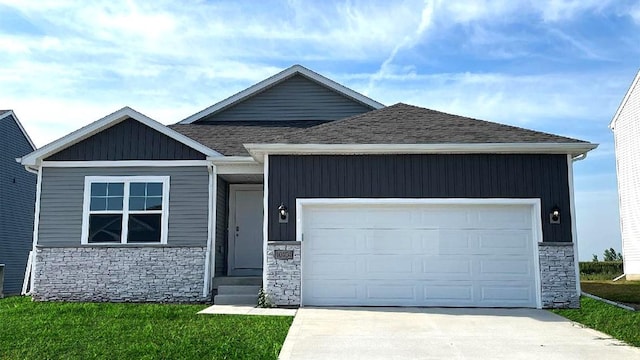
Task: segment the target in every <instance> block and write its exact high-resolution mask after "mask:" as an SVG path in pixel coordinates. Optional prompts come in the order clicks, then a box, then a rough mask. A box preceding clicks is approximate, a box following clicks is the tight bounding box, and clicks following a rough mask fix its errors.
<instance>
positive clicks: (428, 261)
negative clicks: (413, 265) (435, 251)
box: [422, 256, 471, 276]
mask: <svg viewBox="0 0 640 360" xmlns="http://www.w3.org/2000/svg"><path fill="white" fill-rule="evenodd" d="M422 273H423V274H424V275H425V276H429V275H431V276H433V275H442V274H445V275H450V274H455V275H460V274H462V275H467V276H469V275H470V274H471V259H460V258H450V259H447V258H442V257H438V256H430V257H426V258H423V260H422Z"/></svg>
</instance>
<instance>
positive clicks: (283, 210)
mask: <svg viewBox="0 0 640 360" xmlns="http://www.w3.org/2000/svg"><path fill="white" fill-rule="evenodd" d="M278 215H279V216H278V219H279V220H280V223H281V224H282V223H288V222H289V209H287V207H286V206H285V205H284V203H280V206H278Z"/></svg>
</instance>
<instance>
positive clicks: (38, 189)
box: [29, 168, 42, 293]
mask: <svg viewBox="0 0 640 360" xmlns="http://www.w3.org/2000/svg"><path fill="white" fill-rule="evenodd" d="M41 196H42V168H38V177H37V179H36V205H35V212H34V216H33V239H32V240H33V244H32V246H31V251H32V254H33V261H32V262H31V279H30V285H29V292H30V293H32V292H33V287H34V285H35V277H36V266H37V263H36V258H37V257H36V247H37V245H38V230H39V227H40V198H41Z"/></svg>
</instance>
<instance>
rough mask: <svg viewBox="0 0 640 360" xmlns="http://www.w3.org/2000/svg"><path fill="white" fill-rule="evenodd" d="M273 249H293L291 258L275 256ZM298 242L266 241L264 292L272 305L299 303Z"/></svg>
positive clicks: (295, 304) (293, 304) (297, 304)
mask: <svg viewBox="0 0 640 360" xmlns="http://www.w3.org/2000/svg"><path fill="white" fill-rule="evenodd" d="M275 250H290V251H293V259H287V260H279V259H276V258H275V255H274V251H275ZM300 276H301V273H300V242H299V241H269V242H268V243H267V277H266V281H265V285H264V287H265V292H266V293H267V297H268V298H269V300H270V301H271V302H272V303H273V304H274V305H283V306H299V305H300Z"/></svg>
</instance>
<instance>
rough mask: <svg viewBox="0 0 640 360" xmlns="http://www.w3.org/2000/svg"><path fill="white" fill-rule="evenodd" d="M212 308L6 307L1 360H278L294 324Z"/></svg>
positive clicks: (2, 303) (0, 318) (23, 301)
mask: <svg viewBox="0 0 640 360" xmlns="http://www.w3.org/2000/svg"><path fill="white" fill-rule="evenodd" d="M203 308H205V305H161V304H109V303H53V302H32V301H31V299H30V298H25V297H10V298H6V299H2V300H0V359H27V358H30V359H63V358H64V359H199V358H202V359H276V358H277V357H278V353H279V352H280V349H281V347H282V343H283V342H284V339H285V337H286V335H287V332H288V330H289V326H290V325H291V322H292V320H293V318H292V317H276V316H238V315H197V314H196V313H197V312H198V311H200V310H202V309H203Z"/></svg>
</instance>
